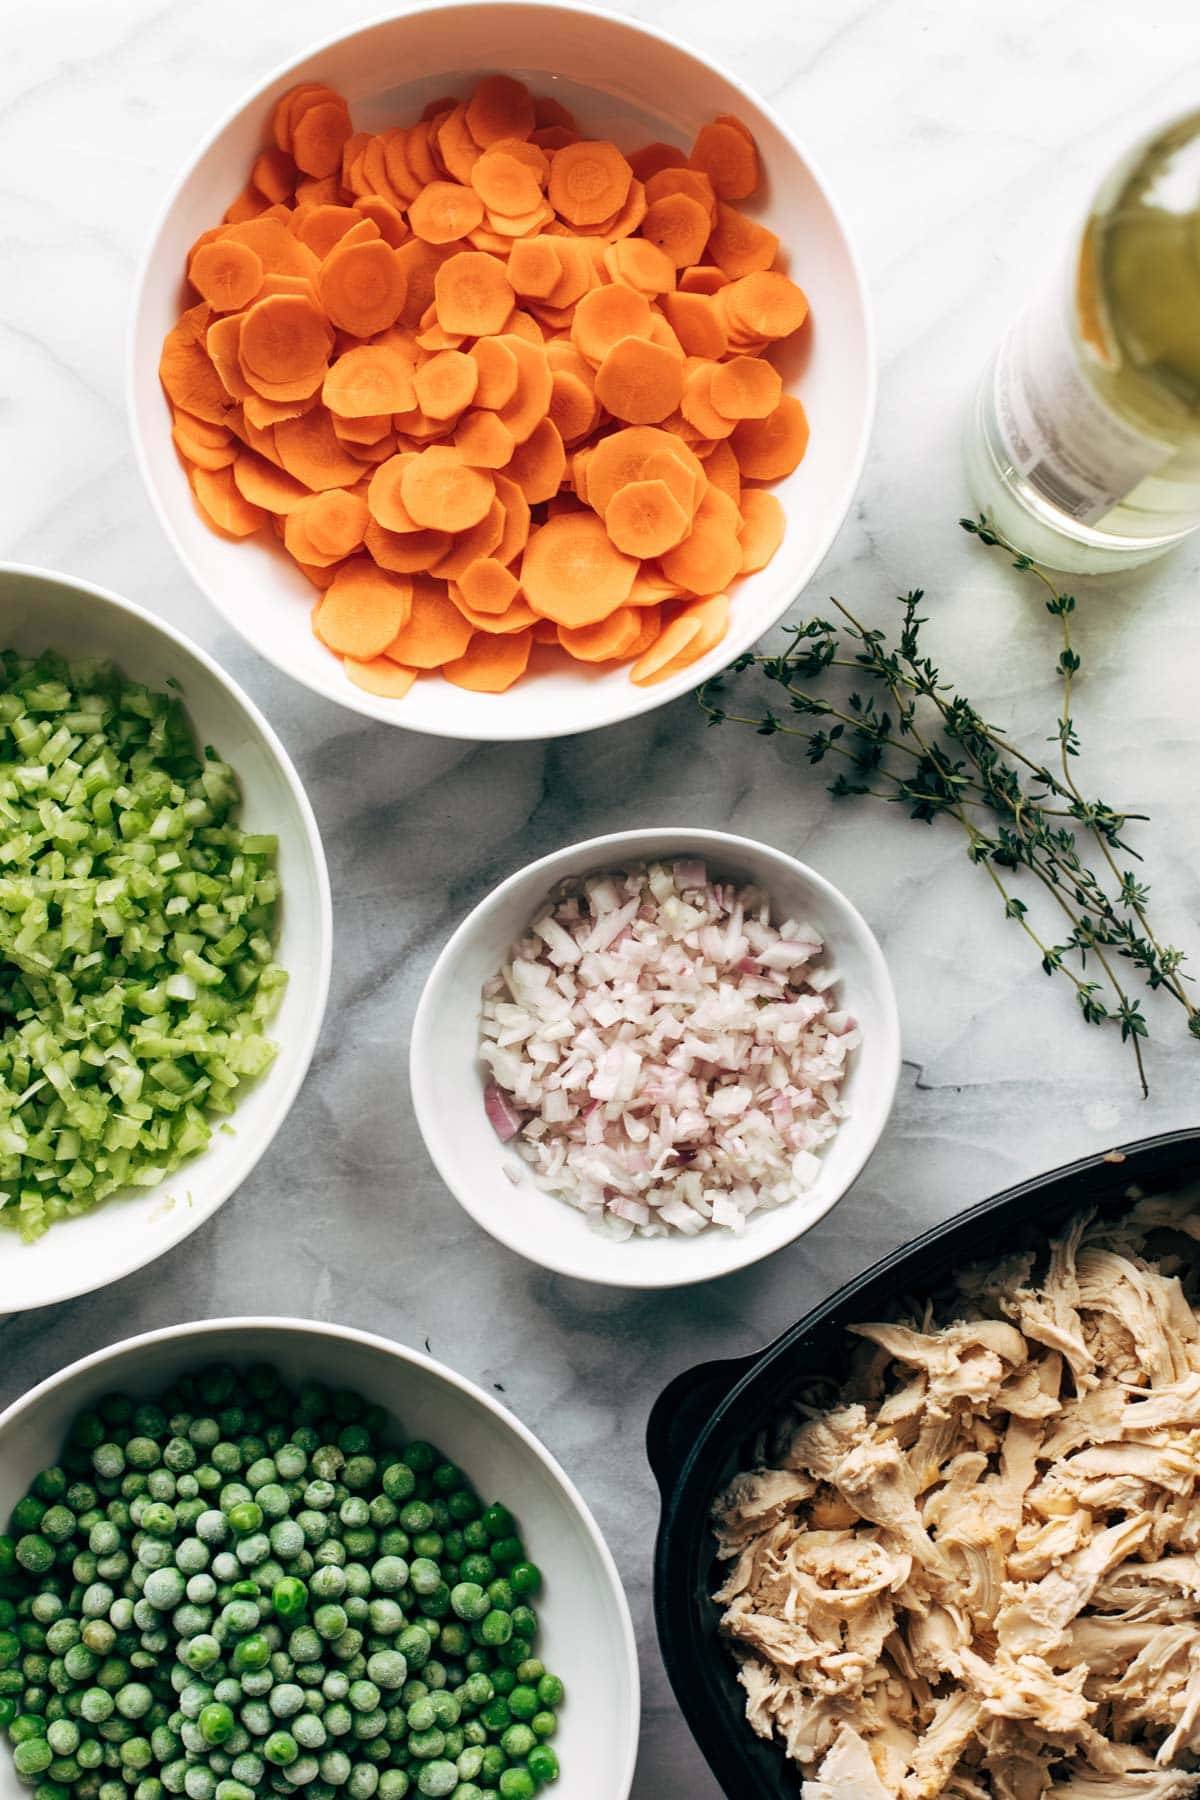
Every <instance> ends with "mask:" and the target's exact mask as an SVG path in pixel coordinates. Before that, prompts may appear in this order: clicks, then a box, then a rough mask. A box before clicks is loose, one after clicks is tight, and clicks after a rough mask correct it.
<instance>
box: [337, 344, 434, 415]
mask: <svg viewBox="0 0 1200 1800" xmlns="http://www.w3.org/2000/svg"><path fill="white" fill-rule="evenodd" d="M321 398H322V400H323V401H324V403H325V405H326V406H327V407H328V408H329V410H330V411H331V412H334V413H337V414H338V416H339V417H340V418H343V419H362V418H367V417H369V416H371V415H372V414H376V413H398V412H408V411H409V410H410V409H411V408H412V407H413V406H414V405H415V404H416V390H415V387H414V385H413V372H412V365H411V364H410V363H409V361H408V359H407V358H406V357H405V356H404V355H403V354H402V353H401V352H399V351H398V350H395V349H393V348H392V347H391V346H390V345H388V344H363V345H360V346H359V347H358V348H356V349H354V350H346V351H344V352H343V354H342V355H341V356H339V357H338V359H337V361H336V362H335V363H334V365H333V367H332V368H331V369H330V371H329V373H328V374H327V375H326V377H325V380H324V385H323V386H322V389H321Z"/></svg>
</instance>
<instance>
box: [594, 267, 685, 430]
mask: <svg viewBox="0 0 1200 1800" xmlns="http://www.w3.org/2000/svg"><path fill="white" fill-rule="evenodd" d="M600 291H603V290H600ZM596 398H597V400H599V402H600V404H601V406H605V407H607V408H608V410H609V412H610V413H611V414H612V415H613V418H614V419H621V420H623V421H624V422H625V423H626V424H629V425H657V424H658V423H659V422H660V421H661V420H663V419H665V418H666V417H667V416H668V414H670V413H673V412H674V411H675V409H676V407H677V406H678V405H679V402H680V400H681V399H682V398H683V355H682V353H681V352H680V351H678V350H669V349H667V348H666V347H665V345H662V344H654V343H648V342H647V341H646V340H645V339H644V338H636V337H627V338H622V339H621V340H620V342H619V343H616V344H614V345H613V347H612V349H611V350H610V351H609V353H608V355H607V356H606V357H605V358H604V361H603V362H602V363H601V364H600V367H599V369H598V370H597V371H596Z"/></svg>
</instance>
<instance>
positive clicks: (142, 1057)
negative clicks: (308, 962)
mask: <svg viewBox="0 0 1200 1800" xmlns="http://www.w3.org/2000/svg"><path fill="white" fill-rule="evenodd" d="M239 798H240V796H239V792H238V786H237V778H236V776H235V774H234V772H233V770H232V769H231V768H230V767H229V766H228V764H226V763H223V762H221V761H220V760H219V758H217V757H216V756H215V754H213V755H211V756H210V757H208V758H207V759H206V758H205V757H202V756H201V755H199V754H198V753H197V750H196V746H195V743H194V740H193V738H192V733H191V728H190V725H189V722H188V719H187V715H186V713H185V712H184V710H183V707H182V706H181V704H180V702H179V701H178V700H177V699H175V698H172V697H169V696H167V695H164V694H158V693H154V692H152V691H151V690H149V689H147V688H145V687H143V686H140V685H139V684H137V683H133V682H128V681H125V680H124V679H123V677H122V676H121V675H120V674H119V673H118V672H117V671H116V670H115V669H113V668H112V667H111V666H109V665H107V664H104V663H101V662H97V661H89V662H87V663H79V664H76V665H74V666H71V665H68V664H67V663H66V662H65V661H64V660H63V659H62V658H61V657H59V656H57V655H54V654H50V653H47V654H46V655H45V656H42V657H40V658H39V659H38V660H37V661H36V662H30V661H28V660H26V659H23V658H21V657H19V656H17V655H16V654H14V653H13V652H3V653H0V1222H2V1223H9V1224H11V1225H12V1226H14V1227H15V1228H16V1229H17V1230H18V1231H19V1232H20V1234H21V1236H22V1237H24V1238H26V1239H31V1238H35V1237H38V1236H40V1235H41V1233H42V1232H44V1231H45V1230H47V1229H48V1227H49V1226H50V1225H51V1224H52V1223H53V1222H54V1221H55V1220H56V1219H61V1218H67V1217H70V1216H73V1215H76V1214H78V1213H81V1212H86V1211H89V1210H90V1209H91V1208H92V1207H93V1206H95V1205H97V1204H98V1203H99V1202H100V1201H102V1200H103V1199H105V1198H106V1197H107V1196H108V1195H109V1194H111V1193H114V1192H116V1191H117V1190H118V1189H120V1188H128V1187H152V1186H155V1185H156V1184H157V1183H158V1182H159V1181H161V1180H163V1179H165V1178H166V1177H167V1176H168V1175H170V1174H171V1173H172V1172H173V1171H174V1170H176V1169H177V1168H178V1167H179V1165H180V1163H181V1162H182V1161H183V1160H184V1159H185V1158H186V1157H189V1156H191V1155H193V1154H195V1153H196V1152H197V1151H199V1150H202V1149H203V1148H204V1147H205V1145H206V1144H207V1143H208V1142H209V1141H210V1138H211V1134H212V1123H211V1122H212V1120H214V1119H215V1118H216V1117H218V1116H221V1115H225V1114H228V1113H229V1112H231V1111H232V1110H233V1108H234V1106H235V1105H236V1104H237V1101H238V1099H239V1098H240V1097H241V1091H242V1089H243V1087H244V1085H245V1083H246V1082H247V1081H248V1080H252V1079H254V1078H255V1077H256V1076H259V1075H261V1074H262V1073H263V1072H264V1070H265V1069H267V1068H268V1067H269V1066H270V1063H271V1060H272V1058H273V1057H274V1055H275V1046H274V1045H273V1044H272V1043H271V1042H270V1041H269V1040H268V1039H267V1038H266V1037H265V1036H264V1035H263V1022H264V1021H265V1020H266V1019H268V1018H269V1017H270V1016H271V1015H272V1014H273V1013H274V1011H275V1010H276V1008H277V1006H278V1004H279V998H280V995H281V993H282V989H283V985H284V983H285V982H286V979H287V978H286V976H285V975H284V973H283V971H282V970H281V969H279V968H278V966H277V965H276V964H275V963H274V961H273V960H272V958H273V955H274V944H275V938H276V935H277V918H276V913H277V907H278V899H279V881H278V876H277V873H276V870H275V867H274V858H275V852H276V839H275V838H274V837H273V836H271V835H268V834H259V833H255V834H249V835H248V834H245V833H243V832H241V831H240V830H239V829H238V825H237V814H238V806H239ZM185 925H186V927H187V928H186V929H182V927H184V926H185Z"/></svg>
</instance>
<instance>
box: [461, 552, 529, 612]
mask: <svg viewBox="0 0 1200 1800" xmlns="http://www.w3.org/2000/svg"><path fill="white" fill-rule="evenodd" d="M458 586H459V592H460V594H461V596H462V598H463V599H464V600H465V601H466V603H467V605H468V606H470V607H471V608H473V610H474V611H475V612H480V613H502V612H506V611H507V610H508V608H509V607H510V606H511V605H512V603H513V601H514V600H515V599H516V597H517V595H518V594H519V593H520V591H521V590H520V583H519V582H518V580H517V578H516V576H515V575H514V574H513V572H512V570H511V569H506V568H505V566H504V564H503V563H502V562H497V561H496V559H495V557H491V556H480V557H477V558H476V560H475V561H474V562H473V563H471V564H470V565H469V566H468V567H467V568H465V569H464V570H463V572H462V574H461V575H460V576H459V578H458Z"/></svg>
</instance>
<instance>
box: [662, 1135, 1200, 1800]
mask: <svg viewBox="0 0 1200 1800" xmlns="http://www.w3.org/2000/svg"><path fill="white" fill-rule="evenodd" d="M1195 1180H1200V1129H1197V1130H1193V1131H1175V1132H1170V1133H1167V1134H1165V1135H1164V1136H1162V1137H1155V1138H1146V1139H1143V1140H1142V1141H1141V1142H1140V1143H1136V1144H1130V1145H1128V1146H1126V1147H1125V1148H1124V1149H1123V1150H1118V1151H1109V1152H1108V1153H1107V1155H1104V1156H1091V1157H1087V1158H1085V1159H1084V1160H1083V1161H1082V1162H1077V1163H1071V1164H1070V1165H1069V1166H1068V1167H1066V1168H1063V1169H1056V1170H1054V1171H1053V1172H1052V1173H1051V1174H1049V1175H1044V1176H1041V1177H1039V1178H1038V1179H1036V1180H1034V1181H1025V1182H1022V1183H1021V1184H1020V1186H1019V1187H1014V1188H1009V1189H1007V1191H1006V1192H1004V1193H1002V1194H996V1195H994V1196H993V1198H992V1199H990V1200H985V1201H983V1203H982V1204H981V1205H979V1206H975V1207H972V1208H971V1210H970V1211H969V1212H965V1213H960V1214H959V1215H958V1216H957V1217H956V1218H953V1219H950V1220H947V1221H946V1222H945V1223H944V1224H941V1225H936V1226H935V1227H934V1228H933V1229H932V1230H931V1231H927V1232H926V1233H925V1234H924V1236H923V1237H919V1238H916V1239H915V1240H914V1241H913V1242H912V1243H911V1244H907V1245H905V1246H904V1247H903V1248H902V1249H900V1250H898V1251H896V1252H895V1253H894V1254H893V1255H891V1256H888V1257H885V1258H884V1260H883V1261H882V1262H878V1263H876V1264H875V1266H874V1268H871V1269H868V1270H867V1272H866V1273H865V1274H864V1275H860V1276H858V1277H857V1279H856V1280H854V1281H851V1282H849V1283H848V1284H847V1285H846V1286H845V1287H843V1288H841V1289H840V1290H839V1291H838V1292H837V1293H836V1294H833V1295H832V1296H831V1297H830V1298H829V1299H828V1300H825V1301H823V1302H822V1303H821V1305H820V1306H818V1307H816V1308H814V1310H813V1311H812V1312H810V1313H809V1314H808V1315H807V1316H806V1317H805V1318H803V1319H801V1320H800V1322H799V1324H797V1325H793V1326H792V1327H791V1329H790V1330H789V1331H785V1332H784V1334H783V1336H782V1337H779V1338H776V1340H775V1342H774V1343H773V1344H771V1345H769V1346H768V1348H767V1349H765V1350H763V1351H761V1352H760V1353H759V1354H758V1355H756V1356H745V1357H741V1358H738V1359H735V1360H733V1361H730V1362H714V1363H701V1364H700V1365H699V1366H698V1367H697V1368H694V1369H689V1370H688V1371H687V1372H686V1373H685V1374H683V1375H678V1376H676V1378H675V1380H674V1381H672V1382H671V1383H670V1384H669V1385H668V1386H667V1387H666V1388H665V1389H664V1390H663V1392H662V1393H661V1394H660V1395H659V1397H658V1400H657V1401H656V1402H655V1404H654V1407H653V1410H652V1411H651V1414H650V1420H649V1423H648V1425H647V1428H646V1450H647V1454H648V1456H649V1458H650V1466H651V1468H652V1469H653V1471H654V1474H655V1477H656V1479H657V1481H658V1485H659V1489H660V1490H661V1493H662V1514H661V1517H660V1521H659V1529H658V1541H657V1544H656V1546H655V1558H654V1611H655V1618H656V1620H657V1624H658V1638H659V1643H660V1645H661V1647H662V1654H663V1661H664V1662H665V1663H666V1667H667V1673H668V1675H669V1676H670V1679H671V1685H672V1687H673V1688H674V1690H675V1697H676V1699H677V1700H678V1702H679V1705H680V1707H681V1708H682V1710H683V1714H684V1716H685V1718H686V1719H687V1722H688V1724H689V1725H690V1726H691V1729H692V1733H693V1735H694V1737H695V1739H696V1742H697V1743H698V1744H699V1746H700V1748H701V1750H702V1751H703V1752H704V1755H705V1756H706V1757H707V1759H708V1762H709V1765H710V1767H711V1769H712V1771H713V1774H714V1775H715V1776H716V1778H717V1780H718V1781H719V1782H720V1784H721V1786H722V1787H723V1788H724V1790H725V1793H726V1794H727V1795H729V1796H730V1800H749V1797H750V1796H751V1795H753V1796H754V1797H755V1800H796V1795H797V1793H798V1790H799V1771H798V1770H797V1769H796V1767H795V1765H794V1764H789V1763H788V1761H787V1759H786V1758H785V1757H784V1755H783V1752H782V1750H781V1749H779V1748H777V1747H776V1746H775V1745H774V1744H771V1743H767V1742H765V1741H764V1740H763V1739H762V1738H760V1737H757V1736H756V1735H755V1733H754V1732H752V1731H751V1729H750V1727H749V1726H748V1725H747V1724H746V1719H745V1694H744V1692H743V1690H742V1689H741V1688H740V1687H739V1686H738V1683H737V1681H736V1679H735V1677H734V1665H733V1662H732V1660H731V1659H730V1657H729V1655H728V1653H727V1652H726V1650H725V1649H724V1647H723V1646H722V1644H721V1642H720V1641H719V1639H718V1637H717V1619H718V1616H719V1608H717V1607H716V1606H714V1604H713V1602H712V1600H711V1599H710V1598H709V1595H710V1593H711V1591H712V1589H713V1588H714V1587H716V1586H717V1585H718V1582H719V1580H720V1573H719V1565H718V1564H716V1563H715V1561H714V1558H713V1540H712V1536H711V1534H710V1531H709V1526H708V1511H709V1507H710V1505H711V1503H712V1500H713V1497H714V1495H715V1494H716V1493H717V1492H718V1490H719V1489H720V1488H722V1487H723V1486H724V1484H725V1483H726V1482H727V1481H728V1480H729V1479H730V1478H731V1477H732V1476H733V1475H735V1474H736V1473H737V1471H738V1470H739V1469H740V1468H744V1467H746V1466H747V1465H746V1463H745V1461H744V1460H743V1457H744V1455H745V1454H746V1446H747V1444H748V1442H749V1440H750V1439H751V1438H753V1436H754V1434H755V1432H756V1431H758V1430H759V1429H760V1428H761V1427H762V1426H763V1425H766V1424H767V1423H769V1422H770V1421H771V1420H772V1419H773V1418H775V1417H776V1416H777V1415H778V1414H779V1413H781V1412H782V1411H783V1408H784V1406H785V1404H786V1402H787V1400H788V1399H789V1398H790V1397H791V1396H792V1395H793V1394H794V1393H795V1392H796V1390H797V1389H798V1388H801V1387H804V1386H806V1385H807V1384H808V1383H810V1382H812V1381H813V1380H816V1379H819V1378H821V1377H828V1378H830V1379H832V1380H834V1381H840V1379H841V1378H842V1373H843V1369H844V1366H845V1361H846V1351H847V1343H848V1340H847V1338H846V1336H845V1328H846V1326H847V1325H850V1324H853V1323H855V1322H856V1321H859V1320H864V1319H876V1318H880V1317H886V1316H887V1313H888V1310H889V1308H891V1307H894V1306H895V1304H896V1302H897V1301H898V1300H899V1299H901V1298H902V1297H907V1296H909V1295H914V1296H918V1297H920V1296H924V1295H926V1294H929V1293H933V1292H935V1291H936V1290H937V1288H938V1287H939V1286H941V1285H942V1284H943V1283H945V1282H946V1280H947V1278H948V1277H949V1276H950V1275H951V1274H952V1273H953V1272H954V1271H955V1270H957V1269H960V1268H962V1267H963V1266H964V1265H965V1264H967V1263H973V1262H980V1261H988V1260H998V1259H999V1258H1000V1257H1002V1256H1007V1255H1011V1254H1012V1253H1013V1252H1014V1251H1017V1250H1021V1249H1025V1248H1032V1247H1035V1246H1036V1247H1041V1246H1042V1245H1044V1244H1045V1241H1046V1236H1047V1233H1048V1232H1052V1231H1053V1230H1055V1229H1056V1228H1057V1227H1058V1226H1059V1225H1061V1224H1062V1223H1063V1221H1064V1220H1065V1219H1066V1218H1067V1217H1068V1216H1069V1215H1070V1214H1071V1213H1073V1212H1076V1211H1077V1210H1078V1209H1079V1208H1081V1207H1084V1206H1095V1207H1097V1208H1098V1209H1099V1210H1100V1211H1101V1212H1102V1213H1109V1214H1112V1213H1119V1212H1121V1211H1122V1210H1123V1209H1124V1208H1125V1207H1126V1206H1127V1205H1128V1203H1129V1190H1130V1188H1131V1187H1133V1186H1136V1187H1138V1188H1141V1189H1143V1190H1145V1191H1147V1192H1162V1191H1164V1190H1168V1189H1171V1188H1176V1187H1181V1186H1183V1185H1184V1184H1185V1183H1186V1182H1189V1181H1195Z"/></svg>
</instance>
